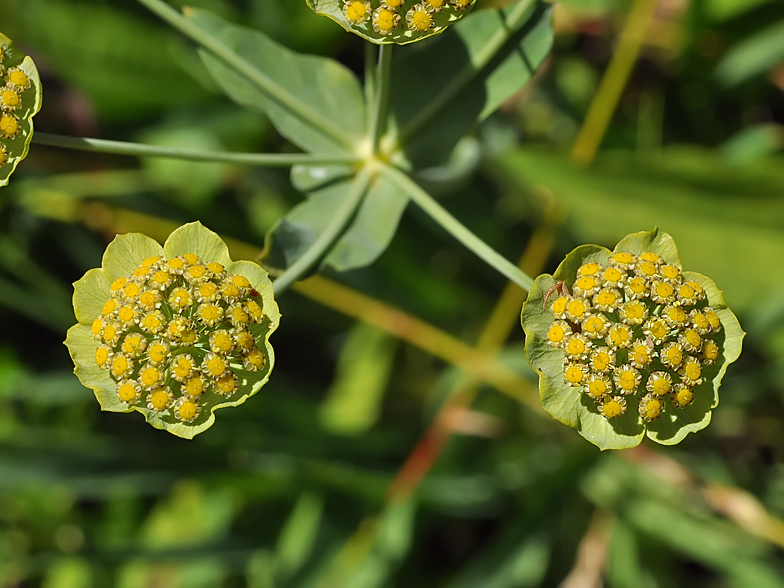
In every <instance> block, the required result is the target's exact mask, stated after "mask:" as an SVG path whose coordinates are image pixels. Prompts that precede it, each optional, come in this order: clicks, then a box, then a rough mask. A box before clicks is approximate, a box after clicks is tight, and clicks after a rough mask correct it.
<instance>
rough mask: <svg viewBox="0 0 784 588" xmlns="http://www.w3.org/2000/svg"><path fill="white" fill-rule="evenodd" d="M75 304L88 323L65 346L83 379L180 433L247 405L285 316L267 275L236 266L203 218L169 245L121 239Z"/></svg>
mask: <svg viewBox="0 0 784 588" xmlns="http://www.w3.org/2000/svg"><path fill="white" fill-rule="evenodd" d="M73 303H74V311H75V313H76V319H77V320H78V321H79V323H78V324H77V325H75V326H73V327H71V329H69V331H68V337H67V338H66V341H65V344H66V346H67V347H68V350H69V351H70V353H71V357H72V359H73V361H74V363H75V364H76V369H75V370H74V373H75V374H76V375H77V377H78V378H79V380H80V381H81V382H82V383H83V384H84V385H85V386H87V387H88V388H91V389H92V390H93V391H94V392H95V396H96V398H98V402H99V403H100V404H101V408H102V409H103V410H107V411H112V412H130V411H132V410H136V411H138V412H141V413H142V414H143V415H144V417H145V418H146V419H147V421H148V422H149V423H150V424H151V425H153V426H154V427H156V428H158V429H165V430H167V431H169V432H170V433H173V434H174V435H177V436H178V437H184V438H187V439H190V438H193V436H194V435H197V434H198V433H201V432H202V431H204V430H206V429H207V428H209V427H210V426H212V424H213V422H214V421H215V415H214V412H215V411H216V410H217V409H219V408H223V407H226V406H237V405H239V404H242V403H243V402H245V401H246V400H247V399H248V397H250V396H252V395H253V394H255V393H256V392H258V391H259V389H260V388H261V387H262V386H263V385H264V384H265V383H266V382H267V380H268V379H269V375H270V372H271V371H272V367H273V365H274V360H275V356H274V353H273V350H272V347H271V345H270V343H269V336H270V335H271V334H272V332H273V331H274V330H275V329H276V328H277V327H278V324H279V322H280V312H279V311H278V306H277V304H276V303H275V300H274V298H273V288H272V283H271V282H270V280H269V278H268V277H267V273H266V272H265V271H264V270H263V269H262V268H261V267H260V266H259V265H258V264H255V263H251V262H249V261H232V260H231V258H230V257H229V252H228V248H227V247H226V244H225V243H224V242H223V241H222V240H221V238H220V237H219V236H218V235H216V234H215V233H213V232H212V231H210V230H208V229H206V228H205V227H203V226H202V225H201V224H200V223H198V222H196V223H191V224H187V225H184V226H182V227H180V228H179V229H177V230H176V231H174V232H173V233H172V234H171V235H170V236H169V238H168V239H167V240H166V243H165V244H164V245H163V247H161V245H160V244H158V243H157V242H156V241H154V240H153V239H151V238H149V237H147V236H145V235H142V234H139V233H129V234H126V235H119V236H118V237H117V238H116V239H114V241H112V242H111V243H110V244H109V246H108V247H107V249H106V253H105V254H104V257H103V263H102V264H101V268H100V269H92V270H90V271H88V272H87V273H86V274H85V275H84V277H83V278H82V279H81V280H79V281H78V282H76V283H75V284H74V296H73Z"/></svg>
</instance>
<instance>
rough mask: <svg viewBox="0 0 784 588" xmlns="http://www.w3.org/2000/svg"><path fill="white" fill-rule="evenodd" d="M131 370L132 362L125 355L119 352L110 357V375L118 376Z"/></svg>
mask: <svg viewBox="0 0 784 588" xmlns="http://www.w3.org/2000/svg"><path fill="white" fill-rule="evenodd" d="M132 370H133V363H132V362H131V360H129V359H128V358H127V357H126V356H124V355H122V354H119V355H115V356H114V358H112V375H113V376H114V377H116V378H120V377H122V376H123V375H125V374H126V373H128V372H130V371H132Z"/></svg>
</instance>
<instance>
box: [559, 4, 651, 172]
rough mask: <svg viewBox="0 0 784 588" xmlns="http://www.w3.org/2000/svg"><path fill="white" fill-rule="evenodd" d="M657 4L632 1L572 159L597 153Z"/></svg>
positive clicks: (582, 159)
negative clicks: (632, 3)
mask: <svg viewBox="0 0 784 588" xmlns="http://www.w3.org/2000/svg"><path fill="white" fill-rule="evenodd" d="M657 5H658V2H657V0H636V1H635V3H634V5H632V8H631V11H630V12H629V17H628V18H627V20H626V25H625V26H624V28H623V31H622V32H621V37H620V39H619V41H618V46H617V47H616V48H615V52H614V53H613V56H612V59H611V60H610V65H608V66H607V70H606V71H605V73H604V77H602V81H601V83H600V84H599V89H598V90H597V91H596V94H595V95H594V97H593V100H592V101H591V105H590V106H589V107H588V113H587V114H586V115H585V120H584V121H583V126H582V128H581V129H580V132H579V133H577V138H576V139H575V140H574V144H573V145H572V152H571V156H572V161H574V162H575V163H578V164H580V165H588V164H589V163H591V162H592V161H593V160H594V158H595V157H596V152H597V150H598V149H599V146H600V145H601V143H602V139H604V134H605V132H606V131H607V127H608V126H609V124H610V121H611V120H612V116H613V113H614V112H615V109H616V107H617V106H618V101H619V100H620V99H621V94H623V89H624V88H625V87H626V83H627V82H628V81H629V76H630V75H631V73H632V70H633V69H634V64H635V63H636V62H637V57H638V56H639V55H640V49H642V45H643V43H644V42H645V32H646V31H647V30H648V27H649V25H650V22H651V19H652V18H653V12H654V10H655V9H656V6H657Z"/></svg>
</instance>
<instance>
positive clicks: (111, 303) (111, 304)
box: [101, 298, 117, 316]
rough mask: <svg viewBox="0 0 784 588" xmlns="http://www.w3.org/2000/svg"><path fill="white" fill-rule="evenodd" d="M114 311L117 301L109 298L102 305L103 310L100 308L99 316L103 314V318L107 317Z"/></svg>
mask: <svg viewBox="0 0 784 588" xmlns="http://www.w3.org/2000/svg"><path fill="white" fill-rule="evenodd" d="M115 310H117V301H116V300H115V299H114V298H109V300H107V301H106V302H105V303H104V305H103V308H101V314H103V316H109V315H110V314H112V313H113V312H114V311H115Z"/></svg>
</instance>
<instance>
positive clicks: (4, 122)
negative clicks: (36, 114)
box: [0, 114, 19, 139]
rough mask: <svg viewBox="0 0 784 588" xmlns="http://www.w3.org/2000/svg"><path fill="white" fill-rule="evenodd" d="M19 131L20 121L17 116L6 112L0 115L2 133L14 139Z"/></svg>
mask: <svg viewBox="0 0 784 588" xmlns="http://www.w3.org/2000/svg"><path fill="white" fill-rule="evenodd" d="M18 131H19V121H18V120H17V118H16V117H15V116H11V115H8V114H4V115H2V116H0V135H3V136H4V137H5V138H7V139H12V138H13V137H15V136H16V133H17V132H18Z"/></svg>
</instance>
